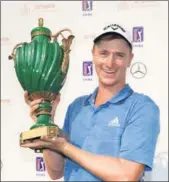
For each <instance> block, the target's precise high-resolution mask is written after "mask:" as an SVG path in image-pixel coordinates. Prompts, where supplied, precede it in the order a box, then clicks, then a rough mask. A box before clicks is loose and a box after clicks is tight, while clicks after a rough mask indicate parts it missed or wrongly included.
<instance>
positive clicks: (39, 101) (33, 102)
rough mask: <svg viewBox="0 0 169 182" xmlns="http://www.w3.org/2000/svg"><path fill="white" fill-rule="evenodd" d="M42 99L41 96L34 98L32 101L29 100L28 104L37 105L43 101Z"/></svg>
mask: <svg viewBox="0 0 169 182" xmlns="http://www.w3.org/2000/svg"><path fill="white" fill-rule="evenodd" d="M43 101H44V99H43V98H41V99H36V100H34V101H32V102H30V104H29V105H30V106H31V107H33V106H35V105H38V104H40V103H41V102H43Z"/></svg>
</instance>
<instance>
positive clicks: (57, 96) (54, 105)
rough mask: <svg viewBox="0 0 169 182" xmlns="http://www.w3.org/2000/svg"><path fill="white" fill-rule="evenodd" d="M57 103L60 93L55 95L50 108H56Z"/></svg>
mask: <svg viewBox="0 0 169 182" xmlns="http://www.w3.org/2000/svg"><path fill="white" fill-rule="evenodd" d="M59 102H60V93H59V94H57V95H56V98H55V100H54V101H53V102H52V107H56V106H57V104H58V103H59Z"/></svg>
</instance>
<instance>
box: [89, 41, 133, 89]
mask: <svg viewBox="0 0 169 182" xmlns="http://www.w3.org/2000/svg"><path fill="white" fill-rule="evenodd" d="M92 54H93V61H94V64H95V70H96V73H97V75H98V79H99V83H100V84H102V85H104V86H113V85H115V84H117V83H125V77H126V70H127V68H128V67H129V66H130V62H131V60H132V58H133V54H132V52H131V49H130V48H129V47H128V45H127V43H126V42H125V41H124V40H123V39H114V40H110V41H107V40H103V41H101V42H100V43H99V44H98V45H94V47H93V50H92Z"/></svg>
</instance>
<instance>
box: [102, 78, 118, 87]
mask: <svg viewBox="0 0 169 182" xmlns="http://www.w3.org/2000/svg"><path fill="white" fill-rule="evenodd" d="M100 83H101V84H102V85H104V86H113V85H115V84H116V83H117V80H114V79H113V80H112V79H102V80H101V81H100Z"/></svg>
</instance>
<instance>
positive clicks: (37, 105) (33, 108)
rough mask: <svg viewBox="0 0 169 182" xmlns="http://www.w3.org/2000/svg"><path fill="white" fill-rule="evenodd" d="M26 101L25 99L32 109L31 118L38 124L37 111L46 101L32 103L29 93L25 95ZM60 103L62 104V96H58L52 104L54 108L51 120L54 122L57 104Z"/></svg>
mask: <svg viewBox="0 0 169 182" xmlns="http://www.w3.org/2000/svg"><path fill="white" fill-rule="evenodd" d="M24 99H25V102H26V103H27V104H28V105H29V106H30V107H31V108H30V116H31V118H32V119H33V120H34V121H35V122H36V121H37V117H36V112H35V110H36V109H38V107H39V104H40V103H42V102H43V101H44V100H43V98H41V99H37V100H34V101H30V99H29V96H28V92H27V91H25V93H24ZM59 102H60V94H57V95H56V98H55V100H54V101H53V102H52V104H51V106H52V110H51V119H52V120H54V116H55V111H56V107H57V104H58V103H59Z"/></svg>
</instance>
